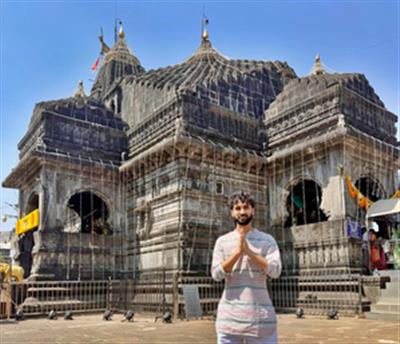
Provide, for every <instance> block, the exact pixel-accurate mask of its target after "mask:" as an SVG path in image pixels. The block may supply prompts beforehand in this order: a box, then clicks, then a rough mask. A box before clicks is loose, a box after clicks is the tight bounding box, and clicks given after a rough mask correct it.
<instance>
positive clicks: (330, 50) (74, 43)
mask: <svg viewBox="0 0 400 344" xmlns="http://www.w3.org/2000/svg"><path fill="white" fill-rule="evenodd" d="M203 13H205V15H206V16H207V18H208V19H209V34H210V40H211V42H212V44H213V46H214V47H215V48H216V49H217V50H218V51H219V52H221V53H222V54H223V55H224V56H226V57H229V58H233V59H249V60H252V59H254V60H271V61H275V60H280V61H287V62H288V64H289V65H290V66H291V67H292V68H293V69H294V70H295V72H296V73H297V75H298V76H305V75H307V74H309V72H310V70H311V67H312V64H313V60H314V57H315V55H316V54H317V53H319V54H320V55H321V59H322V62H323V63H324V64H325V65H326V66H327V67H328V68H329V70H330V71H331V72H337V73H342V72H343V73H345V72H359V73H363V74H365V75H366V77H367V79H368V80H369V82H370V84H371V85H372V86H373V87H374V89H375V91H376V92H377V94H378V95H379V96H380V98H381V99H382V101H383V102H384V103H385V105H386V107H387V108H388V109H389V110H390V111H392V112H393V113H395V114H396V115H398V114H399V108H400V72H399V69H400V62H399V61H400V46H399V37H400V27H399V25H400V2H399V0H395V1H385V0H379V1H368V0H362V1H354V0H353V1H340V0H336V1H323V0H320V1H284V0H280V1H246V2H244V1H243V2H242V1H212V2H209V1H121V0H120V1H117V0H115V1H7V0H0V14H1V17H0V53H1V54H0V67H1V68H0V69H1V70H0V72H1V73H0V135H1V147H0V162H1V164H0V166H1V168H0V180H1V181H3V180H4V179H5V177H6V176H7V175H8V174H9V173H10V171H11V169H12V168H13V167H15V166H16V165H17V163H18V149H17V144H18V142H19V140H20V139H21V138H22V137H23V135H24V133H25V132H26V130H27V128H28V124H29V120H30V117H31V115H32V110H33V108H34V105H35V103H37V102H40V101H45V100H54V99H60V98H66V97H70V96H72V95H73V94H74V93H75V90H76V87H77V84H78V81H79V80H80V79H82V80H83V82H84V85H85V89H86V92H87V93H89V91H90V88H91V86H92V84H93V80H94V79H95V76H96V75H95V74H94V73H93V72H92V71H91V66H92V64H93V63H94V62H95V60H96V58H97V57H98V55H99V51H100V45H99V41H98V38H97V37H98V35H99V33H100V28H101V27H102V29H103V33H104V37H105V40H106V42H107V43H108V44H109V45H112V44H113V40H114V38H113V36H114V33H113V32H114V23H115V19H116V18H118V20H121V21H122V23H123V27H124V30H125V33H126V40H127V42H128V45H129V47H130V48H131V50H132V52H133V53H134V54H135V55H136V56H137V57H138V58H139V60H140V61H141V63H142V65H143V66H144V67H145V68H146V70H148V69H153V68H159V67H166V66H168V65H173V64H177V63H180V62H182V61H184V60H185V59H186V58H187V57H189V56H190V55H191V54H192V53H193V52H194V51H195V50H196V49H197V47H198V46H199V43H200V33H201V18H202V16H203ZM398 136H399V135H398ZM0 196H1V197H0V206H1V208H0V214H1V216H2V217H3V215H4V214H13V213H15V212H14V210H13V209H12V208H11V207H10V206H8V205H7V203H17V200H18V192H17V191H16V190H10V189H5V188H1V194H0ZM14 224H15V221H14V220H12V219H10V220H9V221H7V222H5V223H3V222H1V223H0V228H1V229H2V230H7V229H11V228H12V227H13V225H14Z"/></svg>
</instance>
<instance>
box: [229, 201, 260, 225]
mask: <svg viewBox="0 0 400 344" xmlns="http://www.w3.org/2000/svg"><path fill="white" fill-rule="evenodd" d="M231 216H232V217H233V219H234V220H235V223H237V224H239V225H241V226H246V225H248V224H249V223H250V222H251V220H252V219H253V216H254V208H253V207H252V206H251V205H250V204H248V203H242V202H241V201H237V202H236V203H235V205H234V206H233V208H232V209H231Z"/></svg>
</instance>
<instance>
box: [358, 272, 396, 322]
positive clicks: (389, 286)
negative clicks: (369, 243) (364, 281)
mask: <svg viewBox="0 0 400 344" xmlns="http://www.w3.org/2000/svg"><path fill="white" fill-rule="evenodd" d="M380 276H381V277H390V282H387V283H386V285H385V287H386V288H385V289H382V290H381V297H380V298H379V301H378V302H377V303H375V304H371V312H367V313H365V316H366V318H368V319H376V320H378V319H379V320H391V321H400V271H399V270H389V271H380Z"/></svg>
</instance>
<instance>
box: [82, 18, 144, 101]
mask: <svg viewBox="0 0 400 344" xmlns="http://www.w3.org/2000/svg"><path fill="white" fill-rule="evenodd" d="M99 38H100V42H101V44H102V53H103V54H105V58H104V62H103V64H102V66H101V68H100V70H99V72H98V74H97V76H96V81H95V83H94V84H93V87H92V90H91V92H90V95H91V96H92V97H94V98H96V99H98V100H104V99H105V98H106V97H107V95H108V93H109V92H110V90H112V89H113V88H114V86H115V85H116V84H117V83H118V82H119V81H121V79H122V78H124V77H125V76H127V75H138V74H141V73H143V72H144V68H143V67H142V66H141V64H140V61H139V59H138V58H137V57H136V56H135V55H133V54H132V52H131V51H130V49H129V48H128V45H127V44H126V40H125V32H124V31H123V29H122V26H121V28H120V32H119V34H118V40H117V42H116V43H115V45H114V46H113V47H112V48H111V49H110V48H108V46H107V45H106V44H105V43H104V41H103V37H102V36H100V37H99Z"/></svg>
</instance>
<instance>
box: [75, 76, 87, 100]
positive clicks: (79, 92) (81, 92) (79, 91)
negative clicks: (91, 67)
mask: <svg viewBox="0 0 400 344" xmlns="http://www.w3.org/2000/svg"><path fill="white" fill-rule="evenodd" d="M75 97H80V98H85V97H86V94H85V88H84V87H83V81H82V80H79V83H78V88H77V89H76V92H75Z"/></svg>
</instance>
